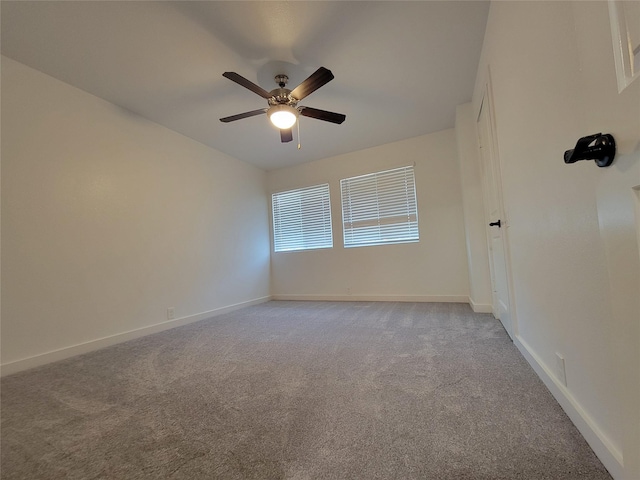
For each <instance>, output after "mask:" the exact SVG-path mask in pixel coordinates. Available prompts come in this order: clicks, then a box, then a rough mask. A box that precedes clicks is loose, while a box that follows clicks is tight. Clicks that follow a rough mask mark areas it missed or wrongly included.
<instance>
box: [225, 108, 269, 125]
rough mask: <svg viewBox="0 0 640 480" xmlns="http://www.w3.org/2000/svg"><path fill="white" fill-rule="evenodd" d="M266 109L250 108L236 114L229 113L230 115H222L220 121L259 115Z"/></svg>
mask: <svg viewBox="0 0 640 480" xmlns="http://www.w3.org/2000/svg"><path fill="white" fill-rule="evenodd" d="M266 111H267V109H266V108H261V109H260V110H252V111H250V112H244V113H239V114H237V115H231V116H230V117H224V118H221V119H220V121H221V122H224V123H229V122H235V121H236V120H242V119H243V118H249V117H255V116H256V115H260V114H261V113H264V112H266Z"/></svg>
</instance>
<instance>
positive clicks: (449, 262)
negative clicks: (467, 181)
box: [267, 129, 468, 302]
mask: <svg viewBox="0 0 640 480" xmlns="http://www.w3.org/2000/svg"><path fill="white" fill-rule="evenodd" d="M414 163H415V175H416V191H417V200H418V218H419V230H420V242H419V243H409V244H398V245H381V246H372V247H362V248H348V249H345V248H344V247H343V237H342V224H341V222H342V213H341V205H340V179H342V178H347V177H352V176H356V175H362V174H365V173H372V172H377V171H382V170H388V169H391V168H394V167H400V166H405V165H411V164H414ZM267 179H268V185H269V191H270V192H272V193H273V192H278V191H284V190H290V189H294V188H299V187H305V186H310V185H318V184H321V183H329V187H330V195H331V216H332V223H333V239H334V245H333V248H331V249H320V250H308V251H301V252H281V253H272V257H271V281H272V290H271V291H272V294H273V295H274V296H275V297H276V298H290V299H291V298H304V299H311V298H316V299H338V300H363V299H367V300H413V301H430V300H431V301H463V302H466V301H467V299H468V275H467V263H466V253H465V239H464V222H463V215H462V196H461V191H460V188H461V187H460V177H459V170H458V162H457V158H456V144H455V134H454V131H453V130H452V129H451V130H444V131H442V132H438V133H434V134H431V135H425V136H421V137H416V138H411V139H408V140H404V141H400V142H394V143H390V144H386V145H382V146H379V147H375V148H370V149H366V150H360V151H357V152H352V153H348V154H345V155H340V156H337V157H332V158H327V159H323V160H319V161H316V162H311V163H307V164H304V165H299V166H294V167H289V168H283V169H279V170H275V171H270V172H268V174H267Z"/></svg>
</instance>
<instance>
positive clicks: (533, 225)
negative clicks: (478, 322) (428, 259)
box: [473, 2, 640, 479]
mask: <svg viewBox="0 0 640 480" xmlns="http://www.w3.org/2000/svg"><path fill="white" fill-rule="evenodd" d="M488 67H490V72H491V75H490V76H491V81H492V85H493V96H494V100H495V116H496V118H495V121H496V126H497V140H498V150H499V157H500V162H501V169H502V183H503V190H504V200H505V207H506V215H507V219H508V222H509V225H510V226H509V228H508V229H507V230H508V233H507V237H508V242H509V247H510V263H511V274H512V289H513V292H512V297H513V300H514V301H515V304H514V305H513V306H514V307H515V311H514V313H515V320H516V322H515V323H516V328H515V330H516V337H515V342H516V345H518V346H519V347H520V349H521V350H522V352H523V353H524V355H525V357H526V358H527V359H528V360H529V361H530V362H531V363H532V365H533V366H534V368H535V369H536V371H537V372H538V373H539V375H540V376H541V377H542V379H543V380H545V382H546V383H547V385H548V386H549V387H550V389H551V391H552V392H553V393H554V394H555V395H556V398H558V400H559V401H560V403H561V405H562V406H563V407H564V408H565V410H566V411H567V412H568V413H569V415H570V416H571V417H572V419H573V420H574V422H575V423H576V425H577V426H578V427H579V428H580V430H581V431H582V433H583V435H584V436H585V438H586V439H587V441H589V443H590V444H591V446H592V447H593V448H594V450H595V451H596V453H597V454H598V456H599V457H600V458H601V459H602V460H603V462H604V464H605V466H606V467H607V468H608V469H609V470H610V472H611V473H612V474H613V475H614V476H615V477H616V478H628V479H637V478H640V467H639V466H638V457H640V434H639V433H638V430H639V429H640V395H639V391H640V357H639V356H638V355H639V354H638V352H639V351H640V326H639V324H640V322H639V319H640V300H639V299H640V280H639V270H640V269H639V266H638V265H639V262H640V259H639V250H638V233H637V232H638V221H639V220H638V218H637V216H636V215H637V213H634V208H636V207H637V204H638V196H637V193H635V192H634V190H633V189H632V188H633V187H637V186H638V185H640V167H639V163H640V152H639V145H640V143H639V140H640V81H636V82H635V83H634V84H632V85H631V86H630V87H629V88H627V90H625V91H624V92H622V93H621V94H618V91H617V84H616V78H615V70H614V62H613V54H612V43H611V33H610V27H609V15H608V10H607V3H606V2H494V3H492V5H491V11H490V15H489V20H488V24H487V32H486V37H485V43H484V47H483V54H482V58H481V62H480V67H479V71H478V79H477V83H476V88H475V95H474V99H473V104H474V111H475V112H476V114H477V112H478V109H479V105H480V101H481V99H482V97H481V93H482V90H483V88H484V85H485V81H486V79H487V71H488ZM597 132H604V133H611V134H613V135H614V137H615V138H616V140H617V142H618V146H619V152H618V157H617V159H616V162H615V163H614V165H613V166H612V167H610V168H608V169H600V168H598V167H596V166H595V164H594V162H580V163H577V164H574V165H565V164H564V163H563V152H564V150H567V149H569V148H573V146H574V145H575V142H576V140H577V139H578V138H579V137H581V136H584V135H588V134H593V133H597ZM622 252H624V255H621V253H622ZM622 257H624V258H622ZM556 352H558V353H560V354H562V355H563V356H564V357H565V359H566V373H567V385H566V387H565V386H564V385H562V384H561V382H560V381H559V380H558V375H557V370H556V367H555V365H556V362H555V354H556Z"/></svg>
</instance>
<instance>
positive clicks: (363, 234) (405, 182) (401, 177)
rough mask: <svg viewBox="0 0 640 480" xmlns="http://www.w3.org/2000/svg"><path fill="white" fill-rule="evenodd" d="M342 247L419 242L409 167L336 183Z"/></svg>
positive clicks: (413, 181) (411, 174) (410, 169)
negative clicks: (340, 211) (337, 185)
mask: <svg viewBox="0 0 640 480" xmlns="http://www.w3.org/2000/svg"><path fill="white" fill-rule="evenodd" d="M340 190H341V193H342V221H343V226H344V228H343V232H344V246H345V247H363V246H367V245H384V244H389V243H407V242H417V241H419V233H418V207H417V202H416V186H415V176H414V173H413V166H408V167H402V168H396V169H393V170H386V171H383V172H377V173H370V174H367V175H361V176H358V177H352V178H345V179H343V180H340Z"/></svg>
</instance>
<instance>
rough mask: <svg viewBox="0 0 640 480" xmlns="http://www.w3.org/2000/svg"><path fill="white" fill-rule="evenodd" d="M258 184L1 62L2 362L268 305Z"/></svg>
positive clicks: (254, 175) (210, 155) (220, 158)
mask: <svg viewBox="0 0 640 480" xmlns="http://www.w3.org/2000/svg"><path fill="white" fill-rule="evenodd" d="M267 222H268V213H267V197H266V193H265V174H264V172H263V171H262V170H260V169H257V168H255V167H251V166H249V165H247V164H244V163H243V162H240V161H238V160H235V159H233V158H230V157H228V156H226V155H224V154H222V153H220V152H217V151H215V150H212V149H211V148H209V147H206V146H204V145H201V144H199V143H197V142H195V141H193V140H190V139H188V138H186V137H183V136H182V135H179V134H177V133H175V132H172V131H170V130H167V129H166V128H163V127H160V126H159V125H156V124H154V123H151V122H149V121H147V120H144V119H142V118H140V117H138V116H135V115H133V114H131V113H129V112H127V111H124V110H122V109H120V108H118V107H116V106H115V105H112V104H110V103H107V102H105V101H103V100H100V99H98V98H97V97H94V96H92V95H89V94H87V93H85V92H83V91H81V90H78V89H77V88H74V87H71V86H69V85H67V84H65V83H62V82H60V81H58V80H55V79H53V78H52V77H49V76H47V75H44V74H42V73H40V72H37V71H36V70H33V69H31V68H29V67H26V66H24V65H22V64H20V63H18V62H15V61H13V60H11V59H8V58H6V57H3V58H2V278H3V282H2V362H3V363H7V362H13V361H16V360H21V359H24V358H28V357H32V356H35V355H40V354H43V353H47V352H51V351H53V350H58V349H64V348H67V347H71V346H73V345H77V344H81V343H83V342H90V341H94V340H97V339H100V338H102V337H109V336H112V335H117V334H121V333H123V332H127V331H130V330H135V329H137V328H143V327H148V326H150V325H154V324H158V323H160V322H163V321H166V320H167V312H166V311H167V308H169V307H173V308H175V317H176V318H181V317H185V316H189V315H195V314H199V313H202V312H205V311H210V310H214V309H217V308H220V307H225V306H228V305H232V304H237V303H242V302H246V301H250V300H254V299H256V298H259V297H264V296H268V295H269V237H268V235H269V233H268V232H269V230H268V223H267Z"/></svg>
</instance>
